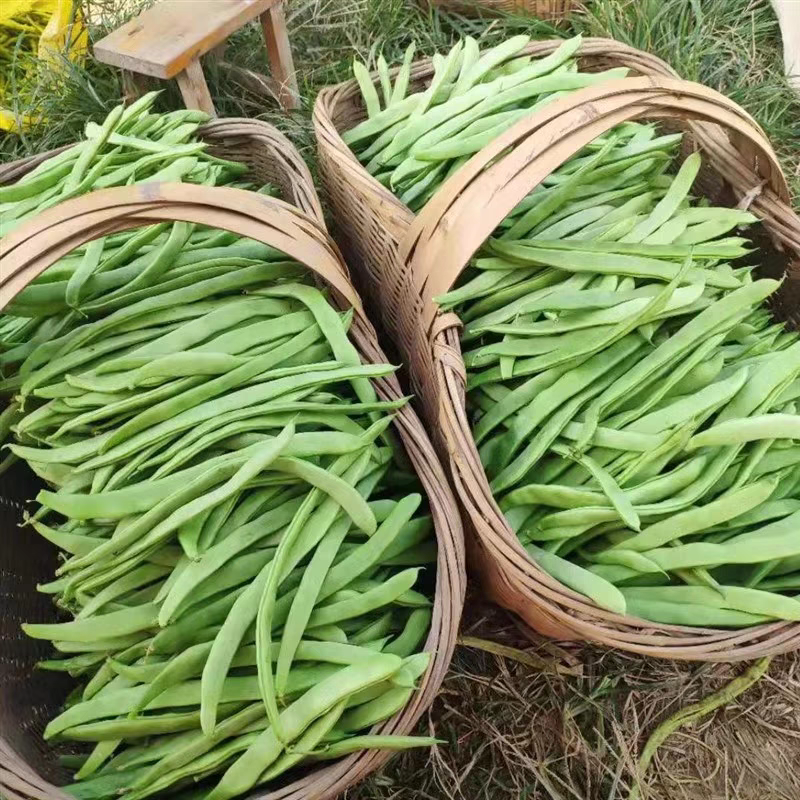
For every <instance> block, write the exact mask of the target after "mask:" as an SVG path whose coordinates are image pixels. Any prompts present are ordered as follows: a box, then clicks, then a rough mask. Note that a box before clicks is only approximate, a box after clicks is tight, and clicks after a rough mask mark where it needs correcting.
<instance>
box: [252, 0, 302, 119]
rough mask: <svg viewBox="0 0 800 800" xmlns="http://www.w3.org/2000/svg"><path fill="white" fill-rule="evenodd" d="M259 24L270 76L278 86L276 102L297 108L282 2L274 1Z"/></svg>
mask: <svg viewBox="0 0 800 800" xmlns="http://www.w3.org/2000/svg"><path fill="white" fill-rule="evenodd" d="M261 25H262V27H263V28H264V42H265V44H266V46H267V56H268V57H269V66H270V69H271V70H272V77H273V79H274V81H275V83H276V84H277V86H278V102H279V103H280V104H281V106H282V107H283V108H285V109H293V108H299V107H300V95H299V94H298V91H297V77H296V75H295V72H294V61H293V60H292V51H291V48H290V47H289V35H288V33H287V32H286V16H285V15H284V13H283V3H282V2H281V3H276V4H275V5H274V7H273V8H271V9H269V11H265V12H264V13H263V14H262V15H261Z"/></svg>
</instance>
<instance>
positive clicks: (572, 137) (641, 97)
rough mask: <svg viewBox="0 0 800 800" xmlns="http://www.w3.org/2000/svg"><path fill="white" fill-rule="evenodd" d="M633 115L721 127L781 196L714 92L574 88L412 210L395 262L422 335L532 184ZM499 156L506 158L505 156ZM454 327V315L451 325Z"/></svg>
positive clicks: (766, 150) (638, 82)
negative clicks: (439, 299) (408, 283)
mask: <svg viewBox="0 0 800 800" xmlns="http://www.w3.org/2000/svg"><path fill="white" fill-rule="evenodd" d="M640 118H647V119H676V118H677V119H684V120H700V121H703V122H711V123H716V124H718V125H721V126H724V127H726V128H728V129H729V131H730V132H731V139H730V143H731V144H732V145H733V147H734V148H735V149H736V151H738V154H739V155H740V156H741V157H742V159H743V162H744V165H745V166H746V167H747V168H748V169H750V170H752V173H753V178H754V182H755V183H756V184H758V183H760V182H761V181H763V182H765V183H766V184H767V185H768V186H769V188H770V189H771V190H772V191H773V192H774V193H775V194H776V195H777V196H778V197H779V198H780V199H782V200H785V201H788V199H789V189H788V186H787V183H786V179H785V177H784V175H783V172H782V171H781V167H780V164H779V163H778V159H777V157H776V155H775V153H774V152H773V150H772V147H771V146H770V144H769V142H768V141H767V138H766V136H765V135H764V133H763V131H762V130H761V128H759V126H758V124H757V123H756V122H755V121H754V120H753V119H752V118H751V117H750V116H749V114H747V113H746V112H745V111H744V110H743V109H741V108H740V107H739V106H738V105H736V104H735V103H733V102H732V101H730V100H728V99H727V98H726V97H725V96H724V95H721V94H720V93H719V92H716V91H714V90H713V89H709V88H708V87H706V86H702V85H701V84H698V83H692V82H690V81H682V80H679V79H675V78H668V77H661V76H657V77H656V76H648V77H640V78H622V79H620V80H616V81H608V82H607V83H603V84H599V85H597V86H593V87H588V88H586V89H581V90H579V91H576V92H574V93H572V94H570V95H568V96H567V97H564V98H562V99H560V100H557V101H555V102H553V103H550V104H549V105H547V106H545V107H544V108H542V109H541V110H540V111H537V112H535V113H533V114H531V115H530V116H528V117H525V118H524V119H522V120H520V121H519V122H518V123H517V124H516V125H514V126H513V127H512V128H510V129H509V130H508V131H506V132H505V133H504V134H503V135H501V136H499V137H498V138H497V139H495V140H494V141H492V142H491V143H490V144H489V145H487V146H486V147H484V148H483V149H482V150H481V151H480V152H479V153H477V154H476V155H475V156H473V157H472V158H471V159H470V160H469V161H468V162H467V163H466V164H465V165H464V166H463V167H462V168H461V169H460V170H458V172H456V173H455V174H454V175H453V176H452V177H451V178H450V179H449V180H447V181H446V182H445V183H444V184H443V185H442V186H441V187H440V188H439V190H438V191H437V192H436V194H435V195H434V196H433V197H432V198H431V200H430V201H429V202H428V203H427V205H426V206H425V208H424V209H423V210H422V211H421V212H420V213H419V215H418V216H417V218H416V219H415V221H414V223H413V225H412V226H411V228H410V230H409V232H408V235H407V236H406V238H405V239H404V240H403V242H401V245H400V258H401V263H405V264H406V265H407V268H408V269H409V273H410V277H411V280H412V282H413V287H414V289H413V292H414V294H417V295H418V297H419V298H420V300H421V313H422V324H423V326H424V332H425V334H426V336H428V337H429V338H430V334H431V326H432V324H433V322H434V320H435V318H436V316H437V314H438V313H439V309H438V306H437V305H436V303H435V302H434V301H433V298H434V297H436V296H438V295H440V294H444V293H445V292H447V291H448V290H449V289H450V288H452V286H453V285H454V284H455V282H456V280H457V279H458V276H459V275H460V274H461V272H462V271H463V270H464V268H465V267H466V266H467V264H468V263H469V260H470V259H471V258H472V256H473V255H474V254H475V252H476V251H477V250H478V248H480V246H481V245H482V244H483V242H484V241H485V240H486V239H487V238H488V237H489V236H490V235H491V234H492V232H493V231H494V230H495V228H496V227H497V225H498V224H499V223H500V222H501V221H502V220H503V219H505V217H506V216H508V214H509V213H510V212H511V211H512V210H513V209H514V207H515V206H516V205H517V203H519V202H520V201H521V200H522V199H523V198H524V197H525V196H526V195H527V194H528V193H529V192H530V191H531V190H532V189H533V188H534V187H535V186H538V185H539V184H540V183H541V181H542V180H544V178H546V177H547V176H548V175H549V174H550V173H552V172H553V171H554V170H555V169H556V168H557V167H559V166H560V165H561V164H563V163H564V162H565V161H566V160H567V159H569V158H570V157H572V156H573V155H575V154H576V153H577V152H579V151H580V150H581V149H582V148H583V147H584V146H585V145H587V144H588V143H589V142H591V141H592V140H593V139H595V138H597V137H598V136H600V135H602V134H603V133H606V132H607V131H608V130H610V129H611V128H613V127H614V126H616V125H618V124H620V123H621V122H626V121H629V120H635V119H640ZM505 151H508V152H505ZM453 322H455V319H454V320H453Z"/></svg>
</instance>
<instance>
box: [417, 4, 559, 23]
mask: <svg viewBox="0 0 800 800" xmlns="http://www.w3.org/2000/svg"><path fill="white" fill-rule="evenodd" d="M426 2H427V3H428V5H431V6H434V7H435V8H441V9H442V10H444V11H455V12H457V13H459V14H474V13H476V12H480V11H482V10H484V9H485V10H487V11H500V12H503V13H506V14H530V15H531V16H533V17H538V18H539V19H546V20H558V19H561V18H562V17H565V16H566V15H567V14H569V12H570V11H571V10H572V8H573V7H574V6H575V3H574V2H573V1H572V0H469V2H459V0H426Z"/></svg>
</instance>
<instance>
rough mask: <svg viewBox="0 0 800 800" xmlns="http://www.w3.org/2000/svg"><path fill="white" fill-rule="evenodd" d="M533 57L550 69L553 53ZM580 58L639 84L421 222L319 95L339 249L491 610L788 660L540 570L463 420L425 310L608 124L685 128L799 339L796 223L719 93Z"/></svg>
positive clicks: (780, 634)
mask: <svg viewBox="0 0 800 800" xmlns="http://www.w3.org/2000/svg"><path fill="white" fill-rule="evenodd" d="M534 47H535V48H536V52H537V53H542V54H544V53H546V52H549V51H550V50H552V49H553V47H554V44H553V43H540V44H538V45H535V46H534ZM583 48H584V49H583V51H582V54H583V58H584V68H586V67H587V66H589V67H590V68H593V67H595V65H597V66H602V67H606V66H609V65H610V64H614V65H619V64H620V63H626V64H627V65H628V66H632V67H634V68H635V69H636V71H638V72H640V73H649V76H647V77H640V78H625V79H622V80H618V81H613V82H611V81H610V82H608V83H605V84H602V85H599V86H597V87H592V88H589V89H585V90H581V91H579V92H575V93H573V94H571V95H569V96H567V97H565V98H563V99H562V100H559V101H557V102H554V103H552V104H550V106H548V107H547V108H545V109H542V110H541V112H538V113H536V114H532V115H531V116H530V117H527V118H526V119H524V120H521V121H520V122H519V123H518V124H517V125H516V126H515V127H514V128H512V129H511V130H509V131H507V132H506V133H505V134H504V135H503V136H502V137H500V138H498V139H497V140H495V141H494V142H492V143H491V144H490V145H489V146H487V147H486V148H485V149H484V150H483V151H481V152H480V153H478V154H476V155H475V156H474V157H473V158H472V159H471V160H470V161H469V162H468V163H467V164H465V165H464V167H463V168H462V169H461V170H459V172H458V173H456V174H455V175H454V176H453V177H452V178H451V179H450V180H449V181H448V182H447V183H446V184H444V185H443V186H442V187H440V189H439V191H438V192H437V193H436V195H434V197H433V198H432V199H431V200H430V201H429V203H428V204H427V205H426V207H425V208H424V209H423V210H422V212H421V213H420V214H419V216H418V217H417V218H416V219H414V217H413V215H412V213H411V212H410V211H409V209H407V208H406V207H405V206H403V205H402V204H400V203H399V201H398V200H396V199H394V198H392V200H391V202H390V201H389V200H388V198H387V197H386V195H388V192H387V190H385V189H384V188H383V187H382V186H380V185H379V184H377V182H375V181H373V179H372V178H371V176H369V175H368V174H367V173H366V171H365V170H363V169H362V168H361V167H360V165H359V164H358V162H357V161H356V160H355V158H354V156H353V155H352V153H350V154H349V155H345V151H346V146H345V145H344V144H343V143H342V142H341V139H340V138H339V134H338V131H339V130H345V129H347V128H348V127H350V126H352V125H353V124H355V122H357V121H358V119H359V114H358V111H357V106H356V104H355V94H354V92H355V91H356V90H355V89H354V87H352V86H350V85H349V84H344V85H341V86H339V87H334V88H332V89H330V90H326V93H325V95H324V96H321V97H320V99H319V101H318V105H317V108H316V122H317V133H318V143H319V148H320V155H321V159H320V160H321V163H322V165H323V177H324V180H325V184H326V187H327V189H328V192H329V196H330V197H331V200H332V202H333V203H334V207H335V209H336V212H337V213H336V219H337V222H338V225H339V227H340V229H341V232H342V241H343V243H344V245H345V246H346V248H347V250H348V253H350V254H351V255H352V260H351V264H353V265H354V266H356V267H359V268H360V269H361V275H362V277H363V278H364V280H365V283H366V284H367V285H368V286H370V287H372V289H373V292H374V296H378V297H381V298H385V300H384V305H383V320H384V322H385V324H386V325H387V328H388V329H389V331H390V333H391V334H392V335H393V336H394V338H395V340H396V342H397V344H398V346H399V347H400V349H401V350H402V352H403V354H404V356H405V358H406V360H407V361H408V363H409V364H410V368H411V371H412V376H413V381H414V384H415V388H416V390H417V395H418V396H419V397H421V398H422V401H423V408H424V411H425V414H426V417H427V419H428V422H429V425H430V429H431V430H432V431H435V433H436V436H437V440H438V441H437V443H438V444H439V446H440V448H441V452H442V454H443V458H447V459H448V460H449V462H450V467H451V473H452V477H453V481H454V483H455V486H456V491H457V493H458V494H459V496H460V499H461V501H462V503H463V506H464V508H465V510H466V512H467V516H468V517H469V520H470V523H471V525H470V533H471V534H472V535H471V536H470V537H469V541H468V545H469V549H470V556H471V563H472V565H473V567H474V568H475V569H476V571H477V572H478V573H479V574H480V576H481V578H482V579H483V583H484V586H485V589H486V592H487V594H488V595H489V596H490V597H491V598H492V599H494V600H495V601H496V602H497V603H499V604H500V605H502V606H504V607H506V608H508V609H510V610H512V611H514V612H516V613H517V614H519V615H520V617H522V619H523V620H524V622H525V623H527V625H529V626H530V627H531V628H532V629H533V630H535V631H537V632H538V633H541V634H545V635H548V636H552V637H555V638H558V639H579V640H588V641H594V642H599V643H602V644H605V645H608V646H612V647H617V648H620V649H624V650H629V651H632V652H637V653H642V654H647V655H651V656H657V657H663V658H674V659H686V660H706V661H731V660H742V659H749V658H755V657H758V656H761V655H765V654H768V653H777V652H782V651H788V650H791V649H794V648H796V647H798V646H800V626H798V625H797V624H796V623H785V622H780V623H774V624H768V625H762V626H757V627H754V628H750V629H746V630H741V631H720V630H708V629H698V628H687V627H678V626H667V625H656V624H654V623H652V622H648V621H644V620H637V619H633V618H630V617H622V616H619V615H615V614H612V613H609V612H607V611H604V610H602V609H600V608H598V607H597V606H595V605H594V604H593V603H591V602H590V601H588V600H587V599H586V598H585V597H583V596H581V595H579V594H576V593H575V592H572V591H570V590H568V589H566V588H565V587H564V586H562V585H561V584H559V583H558V582H557V581H555V580H553V579H552V578H550V577H549V576H548V575H547V574H545V573H544V572H542V571H541V570H539V569H538V568H537V567H536V565H535V564H534V563H533V562H532V561H531V560H530V559H529V558H528V557H527V555H526V554H525V552H524V550H523V549H522V547H521V546H520V544H519V542H518V540H517V538H516V536H515V535H514V534H513V532H512V531H511V529H510V528H509V527H508V525H507V523H506V522H505V518H504V517H503V515H502V514H501V512H500V510H499V508H498V507H497V504H496V503H495V502H494V499H493V498H492V495H491V492H490V489H489V484H488V481H487V478H486V475H485V473H484V471H483V467H482V466H481V463H480V459H479V457H478V453H477V450H476V447H475V444H474V441H473V438H472V434H471V432H470V426H469V421H468V418H467V414H466V409H465V403H464V385H465V378H466V374H465V368H464V363H463V359H462V357H461V350H460V344H459V336H458V329H459V324H460V323H459V320H458V318H457V317H456V316H455V315H454V314H444V313H442V312H440V311H439V310H438V308H437V306H436V304H435V303H434V302H433V300H432V298H433V297H435V296H437V295H440V294H443V293H444V292H446V291H447V290H448V289H449V288H450V287H452V286H453V285H454V284H455V282H456V280H457V278H458V276H459V274H460V273H461V271H462V270H463V269H464V268H465V266H466V265H467V264H468V262H469V259H470V258H471V257H472V255H474V253H475V252H476V250H477V249H478V248H479V247H480V246H481V244H482V243H483V241H485V239H486V238H487V237H488V236H489V235H490V234H491V233H492V231H493V230H494V228H495V227H496V226H497V224H498V223H499V222H500V221H501V220H502V219H503V218H504V217H505V216H506V215H507V214H508V213H509V212H510V211H511V209H512V208H513V207H514V206H515V205H516V203H517V202H518V201H519V200H521V199H522V198H523V197H524V196H525V195H526V194H528V192H530V191H531V190H532V189H533V188H534V187H535V186H536V185H537V184H538V183H539V182H540V181H541V180H542V179H543V178H545V177H546V176H547V175H548V174H549V173H550V172H552V171H553V170H554V169H556V168H557V167H558V166H559V165H560V164H562V163H563V162H564V161H565V160H566V159H567V158H569V157H570V156H571V155H573V154H574V153H575V152H577V151H578V150H579V149H580V148H581V147H583V146H584V145H585V144H586V143H587V142H589V141H591V140H592V139H594V138H595V137H597V136H599V135H601V134H602V133H604V132H605V131H607V130H608V129H610V128H611V127H613V126H614V125H616V124H619V123H620V122H622V121H625V120H629V119H630V120H632V119H642V118H644V119H652V120H658V121H659V122H660V123H661V124H663V125H665V126H666V127H668V128H670V129H675V128H676V127H677V128H685V129H687V136H686V137H685V138H686V145H687V148H689V149H693V148H698V149H700V150H701V151H702V153H703V156H704V164H705V165H704V169H703V171H702V172H701V174H700V177H699V179H698V182H697V187H698V188H699V190H700V191H701V192H702V193H704V194H706V195H707V196H708V197H710V198H711V199H712V200H713V201H714V202H715V203H717V204H720V205H735V204H737V203H740V202H743V203H744V204H746V205H748V206H749V207H750V209H751V211H753V212H754V213H755V214H757V215H758V216H759V217H760V218H761V219H762V220H763V223H764V225H763V228H764V231H765V233H766V235H765V236H764V241H763V242H760V244H762V245H763V250H762V253H763V255H764V263H769V264H770V265H771V271H772V274H782V273H783V272H784V271H788V272H789V276H790V277H789V279H788V280H787V281H785V283H784V285H783V287H782V290H781V292H780V295H779V297H778V299H777V301H776V303H775V311H776V313H777V315H778V316H779V317H780V318H782V319H785V320H787V321H788V322H790V323H791V324H792V325H794V326H795V327H797V324H798V318H797V316H796V311H795V309H796V308H797V300H798V299H799V298H800V282H798V281H797V279H795V278H793V277H792V276H793V274H794V272H795V271H797V270H800V263H798V253H800V219H798V217H797V216H796V215H795V214H794V212H793V211H792V208H791V206H790V205H789V193H788V189H787V186H786V182H785V179H784V177H783V175H782V173H781V170H780V166H779V165H778V162H777V159H776V157H775V155H774V153H773V151H772V148H771V147H770V145H769V143H768V142H767V140H766V137H765V136H764V134H763V132H762V131H761V130H760V128H759V127H758V126H757V124H756V123H755V122H754V121H753V120H752V119H751V118H750V117H749V116H748V115H747V114H746V113H745V112H744V111H742V109H740V108H738V107H737V106H736V105H735V104H733V103H731V102H730V101H728V100H727V99H726V98H724V97H723V96H722V95H720V94H718V93H717V92H714V91H712V90H710V89H707V88H705V87H702V86H700V85H698V84H692V83H688V82H683V81H680V80H678V79H676V78H675V77H673V75H674V73H672V71H671V70H670V69H669V67H667V66H666V65H665V64H663V62H660V61H658V60H657V59H654V58H652V57H649V56H645V55H644V54H641V53H637V52H636V51H631V50H630V49H629V48H625V47H623V46H620V45H619V44H618V43H609V42H602V41H598V40H594V41H588V42H585V43H584V45H583ZM590 53H591V56H590V55H589V54H590ZM589 59H591V60H589ZM634 65H635V66H634ZM425 74H427V75H429V74H430V69H429V67H428V66H427V65H426V66H425V67H422V66H419V67H418V70H417V72H416V78H417V80H422V81H424V78H423V75H425ZM504 151H507V152H504ZM489 164H491V166H488V165H489ZM373 184H375V185H373ZM376 186H377V187H378V188H379V189H380V190H381V192H380V193H378V192H377V191H376ZM356 209H358V211H356ZM381 226H383V227H381ZM793 262H794V264H795V266H794V267H793V266H792V264H793Z"/></svg>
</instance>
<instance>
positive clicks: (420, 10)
mask: <svg viewBox="0 0 800 800" xmlns="http://www.w3.org/2000/svg"><path fill="white" fill-rule="evenodd" d="M151 1H152V0H134V4H136V3H138V4H139V5H147V4H148V2H151ZM81 2H82V5H83V6H84V9H85V12H86V14H87V16H88V17H89V18H90V19H91V20H93V24H92V26H91V38H92V40H94V41H96V40H97V39H98V38H100V37H101V36H102V35H103V34H104V33H105V32H106V30H107V29H109V28H110V27H114V26H115V25H117V24H119V22H120V21H122V19H124V18H125V16H126V15H127V14H128V13H129V12H127V11H125V12H123V11H120V10H119V9H120V7H121V6H125V4H124V3H122V2H121V0H81ZM127 5H128V7H129V6H130V5H131V3H130V2H129V3H128V4H127ZM288 20H289V26H290V32H291V40H292V49H293V53H294V58H295V64H296V67H297V72H298V76H299V81H300V89H301V94H302V98H303V110H302V111H301V112H298V113H296V114H292V115H290V116H287V115H285V114H282V113H281V112H280V111H279V110H278V109H277V106H276V103H275V101H274V100H273V99H272V98H271V97H269V95H268V94H267V93H266V92H264V90H263V89H260V88H259V87H258V84H257V82H256V83H255V85H254V82H253V81H252V79H248V78H247V76H246V73H243V72H242V70H251V71H253V72H256V73H266V72H268V67H267V62H266V53H265V50H264V46H263V39H262V35H261V31H260V28H259V27H258V26H257V25H255V24H253V25H250V26H247V27H246V28H244V29H242V30H240V31H239V32H237V33H236V34H235V35H234V36H232V37H231V38H230V40H229V45H228V49H227V53H226V57H225V58H226V61H228V62H230V63H231V64H233V65H234V66H235V67H236V68H238V70H236V71H231V70H229V69H227V68H220V67H219V66H218V65H216V64H215V63H213V62H212V63H210V64H208V66H207V73H208V78H209V84H210V87H211V91H212V94H213V96H214V99H215V102H216V105H217V109H218V112H219V113H220V115H225V116H248V117H257V118H260V119H265V120H268V121H270V122H273V123H275V124H276V125H278V126H279V127H280V128H282V129H283V130H284V131H285V132H286V133H287V134H288V135H289V136H290V137H292V138H293V139H294V141H295V142H296V143H297V144H298V146H299V147H300V149H301V151H302V152H303V154H304V155H305V156H306V157H307V158H309V159H313V156H314V146H313V135H312V133H311V126H310V110H311V108H312V106H313V102H314V98H315V97H316V94H317V92H318V91H319V89H320V88H321V87H322V86H325V85H327V84H330V83H337V82H339V81H342V80H346V79H347V78H349V77H350V65H351V62H352V58H353V56H354V54H357V55H358V56H359V57H360V58H362V59H366V60H367V61H371V60H372V59H373V58H374V57H375V55H376V54H377V53H378V52H381V51H382V52H383V53H384V55H385V56H386V58H387V60H388V61H389V62H390V63H392V62H396V61H399V59H400V58H401V57H402V53H403V51H404V50H405V48H406V47H407V46H408V44H409V43H410V42H411V41H412V40H413V41H415V42H416V43H417V48H418V52H419V53H420V54H421V55H428V54H431V53H434V52H436V51H437V50H438V51H442V50H444V49H445V48H447V47H450V46H451V45H452V44H453V43H454V42H455V41H456V40H457V39H458V38H459V37H461V36H464V35H466V34H470V35H472V36H475V37H477V38H478V39H479V40H480V41H481V42H483V43H485V44H486V45H490V44H492V43H493V42H496V41H499V40H500V39H502V38H504V37H506V36H508V35H510V34H512V33H519V32H525V33H528V34H530V35H532V36H534V37H537V38H550V37H563V36H569V35H572V34H573V33H577V32H580V33H584V34H586V35H590V36H610V37H613V38H617V39H620V40H622V41H624V42H627V43H629V44H631V45H633V46H634V47H638V48H640V49H643V50H648V51H650V52H652V53H654V54H656V55H658V56H660V57H661V58H664V59H665V60H666V61H668V62H669V63H670V64H672V66H673V67H674V68H675V69H676V70H677V71H678V73H679V74H681V75H682V76H683V77H684V78H687V79H689V80H696V81H700V82H701V83H705V84H707V85H708V86H711V87H713V88H715V89H718V90H719V91H721V92H723V93H725V94H726V95H728V96H729V97H731V99H733V100H735V101H736V102H738V103H740V104H741V105H742V106H743V107H744V108H745V109H746V110H747V111H749V112H750V113H751V114H752V115H753V116H754V117H755V118H756V120H758V122H759V123H760V124H761V125H762V126H763V127H764V129H765V130H766V132H767V133H768V135H769V136H770V138H771V140H772V142H773V145H774V147H775V149H776V150H777V151H778V153H779V154H780V155H781V157H782V158H783V163H784V165H785V169H786V172H787V176H788V177H789V179H790V181H791V182H792V184H793V187H794V188H795V191H796V192H800V124H798V116H800V100H798V98H797V96H796V95H794V94H793V93H792V91H791V90H790V89H789V87H788V85H787V83H786V80H785V78H784V76H783V72H782V58H781V46H780V32H779V29H778V25H777V21H776V19H775V17H774V14H773V12H772V10H771V7H770V5H769V2H768V0H590V2H588V3H587V8H586V10H584V11H583V12H582V13H578V14H575V15H573V17H572V20H571V21H570V24H569V25H566V26H565V25H562V26H560V27H554V26H553V25H551V24H549V23H546V22H542V21H540V20H535V19H532V18H530V17H525V16H507V17H503V18H497V17H487V18H483V19H481V18H477V19H467V18H466V17H462V16H458V15H448V14H442V13H438V12H435V11H431V10H430V9H429V8H428V7H427V6H420V5H417V4H416V3H415V2H413V0H293V2H292V3H290V4H288ZM23 62H24V59H20V63H18V64H17V67H18V69H17V70H15V72H18V73H19V74H20V75H21V72H22V69H23V68H24V67H26V66H28V65H27V64H25V63H23ZM243 75H244V77H243ZM153 85H154V86H155V85H159V86H163V87H164V89H165V91H164V94H163V95H162V97H161V99H160V101H159V105H160V107H161V108H162V109H168V108H175V107H179V106H180V96H179V95H178V92H177V91H176V89H175V86H174V84H172V83H171V82H170V83H168V84H162V83H161V82H158V81H154V82H153ZM123 96H124V89H123V85H122V80H121V76H120V73H119V72H118V71H117V70H115V69H113V68H110V67H106V66H104V65H102V64H98V63H96V62H92V61H90V62H88V63H87V64H85V65H84V66H82V67H76V66H70V67H69V68H68V69H67V73H66V74H65V75H63V76H58V75H54V74H43V75H41V77H40V80H39V82H38V84H37V85H36V86H34V87H33V89H32V91H31V92H29V94H28V96H27V97H26V98H25V106H26V107H27V108H28V109H29V110H33V112H34V115H36V116H39V117H40V118H42V119H43V120H46V122H45V123H44V124H42V125H40V126H38V127H37V128H36V129H35V130H31V131H28V132H27V133H25V134H24V135H22V136H16V135H6V136H3V137H2V138H1V139H0V158H2V159H3V160H10V159H13V158H17V157H20V156H22V155H26V154H29V153H34V152H41V151H42V150H45V149H47V148H50V147H55V146H58V145H60V144H65V143H67V142H70V141H74V140H75V139H76V138H78V137H79V136H80V134H81V130H82V127H83V125H84V123H85V120H87V119H94V120H98V119H101V118H102V117H103V116H104V115H105V114H106V113H107V112H108V110H109V109H110V108H111V107H112V106H113V105H114V104H115V103H118V102H119V101H120V99H121V98H123ZM19 110H20V111H22V108H20V109H19Z"/></svg>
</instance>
